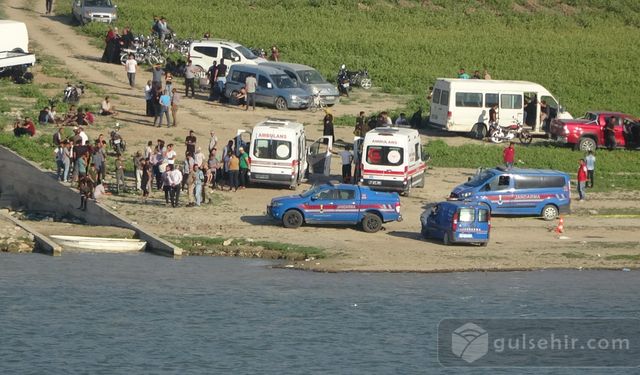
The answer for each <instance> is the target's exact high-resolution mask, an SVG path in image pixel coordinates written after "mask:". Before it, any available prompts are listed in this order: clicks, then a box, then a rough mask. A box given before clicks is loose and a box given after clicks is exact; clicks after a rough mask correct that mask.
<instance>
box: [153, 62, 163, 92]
mask: <svg viewBox="0 0 640 375" xmlns="http://www.w3.org/2000/svg"><path fill="white" fill-rule="evenodd" d="M162 76H164V70H162V67H161V66H160V65H156V66H154V67H153V70H152V71H151V83H152V85H153V87H154V88H156V89H157V88H159V87H160V86H162Z"/></svg>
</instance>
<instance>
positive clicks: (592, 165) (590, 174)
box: [585, 151, 596, 188]
mask: <svg viewBox="0 0 640 375" xmlns="http://www.w3.org/2000/svg"><path fill="white" fill-rule="evenodd" d="M585 161H586V162H587V178H588V179H589V182H588V183H587V186H586V187H588V188H593V180H595V177H594V174H595V171H596V157H595V156H594V155H593V151H589V153H588V154H587V157H586V158H585Z"/></svg>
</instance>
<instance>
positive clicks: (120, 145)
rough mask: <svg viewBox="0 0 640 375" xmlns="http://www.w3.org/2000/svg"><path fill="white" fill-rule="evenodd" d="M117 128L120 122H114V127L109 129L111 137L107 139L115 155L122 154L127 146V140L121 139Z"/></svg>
mask: <svg viewBox="0 0 640 375" xmlns="http://www.w3.org/2000/svg"><path fill="white" fill-rule="evenodd" d="M119 130H120V124H118V123H116V128H115V129H114V130H112V131H111V134H110V135H111V139H110V140H109V145H110V146H111V148H112V149H113V151H115V153H116V155H117V156H120V155H122V154H123V153H124V151H125V150H126V148H127V142H125V141H124V139H122V136H121V135H120V133H118V131H119Z"/></svg>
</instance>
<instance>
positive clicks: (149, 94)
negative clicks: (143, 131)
mask: <svg viewBox="0 0 640 375" xmlns="http://www.w3.org/2000/svg"><path fill="white" fill-rule="evenodd" d="M144 100H146V101H147V116H149V117H154V116H155V115H156V114H155V113H154V109H153V83H152V82H151V81H147V85H146V86H145V87H144Z"/></svg>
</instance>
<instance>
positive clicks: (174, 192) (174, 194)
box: [167, 165, 182, 208]
mask: <svg viewBox="0 0 640 375" xmlns="http://www.w3.org/2000/svg"><path fill="white" fill-rule="evenodd" d="M168 169H169V172H167V181H168V182H169V186H170V189H171V190H170V191H169V198H170V199H171V206H172V207H174V208H175V207H178V205H179V203H180V186H181V185H182V173H181V172H180V171H179V170H178V169H176V168H175V166H174V165H171V166H170V167H168Z"/></svg>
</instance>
